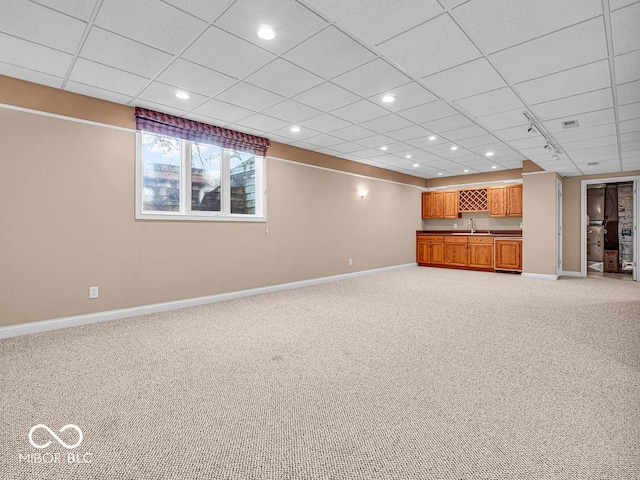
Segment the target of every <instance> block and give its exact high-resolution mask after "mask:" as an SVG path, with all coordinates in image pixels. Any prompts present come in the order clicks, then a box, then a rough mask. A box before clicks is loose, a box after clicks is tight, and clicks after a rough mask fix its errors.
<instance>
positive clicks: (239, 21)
mask: <svg viewBox="0 0 640 480" xmlns="http://www.w3.org/2000/svg"><path fill="white" fill-rule="evenodd" d="M211 3H214V4H215V3H221V4H223V5H224V4H225V3H228V2H211ZM215 24H216V26H219V27H220V28H223V29H224V30H226V31H228V32H231V33H233V34H234V35H237V36H239V37H240V38H245V39H247V40H248V41H250V42H252V43H254V44H256V45H259V46H260V47H262V48H264V49H265V50H269V51H270V52H273V53H276V54H281V53H283V52H286V51H287V50H289V49H290V48H292V47H294V46H295V45H297V44H298V43H300V42H302V41H303V40H305V39H307V38H309V37H310V36H311V35H313V34H314V33H316V32H318V31H319V30H321V29H322V28H324V27H325V26H326V25H327V22H325V21H324V20H323V19H322V18H320V17H319V16H318V15H316V14H315V13H313V12H312V11H311V10H309V9H308V8H306V7H304V6H303V5H301V4H300V3H298V2H296V1H294V0H260V1H254V0H238V1H236V2H234V3H233V5H231V7H230V8H229V9H228V10H227V11H226V12H224V14H223V15H222V16H221V17H220V18H219V19H218V20H217V21H216V23H215ZM260 25H269V26H270V27H272V28H273V29H274V31H275V33H276V36H275V38H274V39H272V40H263V39H261V38H260V37H258V35H257V33H258V29H259V27H260Z"/></svg>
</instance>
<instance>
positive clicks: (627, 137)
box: [620, 132, 640, 144]
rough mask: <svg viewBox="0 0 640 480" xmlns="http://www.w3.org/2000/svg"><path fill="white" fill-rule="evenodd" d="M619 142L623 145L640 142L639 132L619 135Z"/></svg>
mask: <svg viewBox="0 0 640 480" xmlns="http://www.w3.org/2000/svg"><path fill="white" fill-rule="evenodd" d="M620 141H621V142H622V143H623V144H624V143H628V142H640V132H632V133H622V134H620Z"/></svg>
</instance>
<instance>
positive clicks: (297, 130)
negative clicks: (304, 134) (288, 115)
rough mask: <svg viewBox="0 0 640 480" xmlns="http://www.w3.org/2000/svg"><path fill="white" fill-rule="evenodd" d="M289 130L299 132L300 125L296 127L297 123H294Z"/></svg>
mask: <svg viewBox="0 0 640 480" xmlns="http://www.w3.org/2000/svg"><path fill="white" fill-rule="evenodd" d="M291 132H292V133H299V132H300V127H298V126H297V125H294V126H293V127H291Z"/></svg>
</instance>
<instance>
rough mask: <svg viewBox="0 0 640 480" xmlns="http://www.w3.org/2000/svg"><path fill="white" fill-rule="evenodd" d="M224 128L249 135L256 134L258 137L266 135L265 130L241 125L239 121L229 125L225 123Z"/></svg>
mask: <svg viewBox="0 0 640 480" xmlns="http://www.w3.org/2000/svg"><path fill="white" fill-rule="evenodd" d="M225 128H228V129H230V130H235V131H236V132H243V133H248V134H249V135H257V136H259V137H266V136H267V132H264V131H262V130H260V129H258V128H255V127H250V126H247V125H241V124H239V123H233V124H230V125H227V126H226V127H225Z"/></svg>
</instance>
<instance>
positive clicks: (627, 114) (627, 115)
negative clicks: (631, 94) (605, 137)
mask: <svg viewBox="0 0 640 480" xmlns="http://www.w3.org/2000/svg"><path fill="white" fill-rule="evenodd" d="M618 113H619V116H620V121H624V120H632V119H634V118H640V102H638V103H629V104H628V105H622V106H621V107H620V108H619V109H618Z"/></svg>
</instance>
